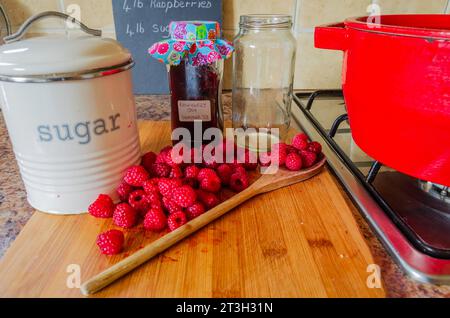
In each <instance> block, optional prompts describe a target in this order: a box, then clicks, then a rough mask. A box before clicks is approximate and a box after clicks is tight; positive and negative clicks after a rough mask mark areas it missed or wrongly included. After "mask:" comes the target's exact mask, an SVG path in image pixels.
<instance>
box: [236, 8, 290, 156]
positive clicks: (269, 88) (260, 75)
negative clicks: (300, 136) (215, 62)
mask: <svg viewBox="0 0 450 318" xmlns="http://www.w3.org/2000/svg"><path fill="white" fill-rule="evenodd" d="M291 30H292V18H291V17H290V16H288V15H245V16H241V20H240V31H239V34H238V36H237V37H236V38H235V40H234V47H235V55H234V73H233V128H235V129H236V128H242V129H244V131H247V132H246V134H249V135H257V137H258V139H259V145H258V146H257V149H251V150H258V151H266V150H267V147H270V144H271V143H276V142H279V141H280V140H284V139H285V137H286V134H287V131H288V129H289V126H290V121H291V103H292V94H293V80H294V68H295V56H296V40H295V38H294V36H293V34H292V31H291ZM249 128H253V129H249ZM249 137H252V136H249ZM264 140H266V141H267V142H264ZM245 146H247V148H254V146H251V145H250V146H249V144H248V142H247V143H246V145H245Z"/></svg>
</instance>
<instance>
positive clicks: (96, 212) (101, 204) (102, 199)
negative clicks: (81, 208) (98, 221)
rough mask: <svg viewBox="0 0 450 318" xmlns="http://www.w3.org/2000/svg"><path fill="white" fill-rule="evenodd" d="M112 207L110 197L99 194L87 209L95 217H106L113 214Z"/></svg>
mask: <svg viewBox="0 0 450 318" xmlns="http://www.w3.org/2000/svg"><path fill="white" fill-rule="evenodd" d="M114 208H115V206H114V202H113V200H112V199H111V197H110V196H109V195H106V194H100V195H99V196H98V198H97V200H95V201H94V203H92V204H91V205H90V206H89V208H88V211H89V213H90V214H91V215H92V216H94V217H96V218H102V219H108V218H111V217H112V216H113V213H114Z"/></svg>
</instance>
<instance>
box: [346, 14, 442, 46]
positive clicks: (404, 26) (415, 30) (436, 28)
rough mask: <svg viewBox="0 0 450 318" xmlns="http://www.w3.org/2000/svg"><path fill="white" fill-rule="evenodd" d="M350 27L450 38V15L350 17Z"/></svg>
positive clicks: (404, 34)
mask: <svg viewBox="0 0 450 318" xmlns="http://www.w3.org/2000/svg"><path fill="white" fill-rule="evenodd" d="M345 25H346V26H347V27H348V28H352V29H357V30H361V31H366V32H372V33H382V34H391V35H397V36H410V37H419V38H425V39H429V40H433V39H436V40H450V15H448V14H402V15H381V16H371V17H358V18H350V19H347V20H346V21H345Z"/></svg>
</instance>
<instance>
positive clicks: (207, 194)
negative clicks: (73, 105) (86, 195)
mask: <svg viewBox="0 0 450 318" xmlns="http://www.w3.org/2000/svg"><path fill="white" fill-rule="evenodd" d="M231 148H233V150H234V152H233V154H241V157H242V158H236V157H237V156H235V155H234V161H233V163H219V162H228V161H229V159H228V160H225V158H229V157H225V156H226V154H227V152H228V150H229V149H231ZM220 149H222V150H223V151H222V153H223V155H224V158H222V160H221V161H219V160H217V159H218V158H216V157H213V158H212V159H209V160H207V161H205V160H202V163H201V164H190V163H181V164H177V163H174V161H176V160H174V157H175V155H174V149H173V148H172V147H166V148H164V149H162V150H161V152H160V153H159V154H155V153H153V152H149V153H147V154H145V155H144V156H143V157H142V162H141V165H139V166H132V167H130V168H129V169H128V170H127V171H126V172H125V175H124V178H123V181H122V183H121V184H120V185H119V186H118V187H117V190H116V191H117V194H118V196H119V199H120V201H121V202H120V203H119V204H114V202H113V199H112V198H111V197H110V196H108V195H105V194H101V195H99V197H98V198H97V200H95V202H93V203H92V204H91V205H90V206H89V209H88V210H89V213H90V214H91V215H92V216H94V217H96V218H112V220H113V222H114V224H115V225H116V226H117V227H120V228H122V229H130V228H133V227H135V226H136V225H138V224H140V223H142V224H143V226H144V228H145V230H148V231H153V232H162V231H164V230H166V229H167V228H168V229H169V230H170V231H174V230H176V229H178V228H179V227H181V226H183V225H184V224H186V223H187V222H189V221H190V220H193V219H195V218H197V217H199V216H200V215H202V214H204V213H205V212H206V211H208V210H210V209H212V208H214V207H215V206H217V205H218V204H219V203H220V192H221V190H222V189H223V188H224V187H227V188H229V189H231V190H232V191H234V192H241V191H243V190H245V189H246V188H248V186H249V185H250V180H249V175H248V172H249V171H254V170H256V169H257V168H258V166H259V165H261V166H262V167H267V166H270V165H273V164H277V165H278V166H279V167H286V169H288V170H291V171H299V170H301V169H304V168H309V167H311V166H313V165H314V164H315V163H316V162H317V161H318V157H319V155H320V154H321V153H322V146H321V145H320V144H319V143H317V142H309V141H308V138H307V136H306V135H305V134H298V135H296V136H295V137H294V139H293V140H292V145H287V144H285V143H280V144H276V145H274V146H273V148H272V151H271V152H269V153H263V154H260V155H259V158H258V156H257V155H256V154H254V153H252V152H250V151H248V150H247V149H245V150H243V149H242V151H238V149H237V146H236V145H235V144H234V142H229V141H226V140H225V141H224V142H223V146H222V148H220ZM202 150H203V149H202ZM197 153H198V152H196V151H195V149H193V150H192V153H191V158H192V159H194V156H195V155H196V154H197ZM200 159H201V158H200ZM191 162H194V160H192V161H191ZM195 162H197V161H195ZM97 245H98V247H99V248H100V251H101V252H102V253H103V254H106V255H115V254H119V253H120V252H121V251H122V250H123V245H124V234H123V232H122V231H119V230H110V231H107V232H105V233H102V234H100V235H99V236H98V238H97Z"/></svg>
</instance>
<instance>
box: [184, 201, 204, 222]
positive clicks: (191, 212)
mask: <svg viewBox="0 0 450 318" xmlns="http://www.w3.org/2000/svg"><path fill="white" fill-rule="evenodd" d="M203 213H205V207H204V206H203V204H201V203H198V202H197V203H194V205H193V206H190V207H188V208H187V209H186V216H187V218H188V220H193V219H195V218H197V217H199V216H200V215H202V214H203Z"/></svg>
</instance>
